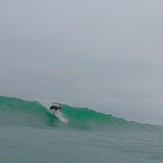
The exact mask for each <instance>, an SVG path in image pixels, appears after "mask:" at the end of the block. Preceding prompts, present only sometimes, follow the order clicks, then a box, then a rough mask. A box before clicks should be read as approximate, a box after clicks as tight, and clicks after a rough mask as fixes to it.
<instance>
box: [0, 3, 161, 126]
mask: <svg viewBox="0 0 163 163" xmlns="http://www.w3.org/2000/svg"><path fill="white" fill-rule="evenodd" d="M0 95H1V96H15V97H18V98H21V99H25V100H36V99H40V100H52V101H57V102H62V103H66V104H71V105H73V106H81V107H85V106H86V107H90V108H93V109H95V110H97V111H101V112H105V113H108V114H109V113H110V114H113V115H114V116H118V117H123V118H126V119H128V120H135V121H138V122H147V123H154V124H161V125H163V118H162V117H163V1H162V0H14V1H13V0H0Z"/></svg>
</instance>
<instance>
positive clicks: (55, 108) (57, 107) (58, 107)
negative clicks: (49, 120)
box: [50, 104, 62, 111]
mask: <svg viewBox="0 0 163 163" xmlns="http://www.w3.org/2000/svg"><path fill="white" fill-rule="evenodd" d="M61 108H62V107H61V106H59V105H58V104H53V105H51V107H50V110H54V111H57V110H60V109H61Z"/></svg>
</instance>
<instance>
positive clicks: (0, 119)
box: [0, 96, 158, 130]
mask: <svg viewBox="0 0 163 163" xmlns="http://www.w3.org/2000/svg"><path fill="white" fill-rule="evenodd" d="M60 105H61V106H62V110H61V112H62V113H63V114H64V116H65V117H66V118H67V119H68V123H64V122H61V121H60V120H59V119H58V118H57V117H55V116H54V115H52V114H50V113H49V112H48V111H47V110H46V108H45V107H44V106H43V105H41V104H40V103H39V102H31V101H24V100H21V99H17V98H9V97H2V96H1V97H0V126H9V125H13V126H28V127H40V128H43V127H44V128H51V127H53V128H62V127H64V128H78V129H98V130H99V129H118V130H119V129H131V128H134V129H135V128H139V129H151V128H152V129H153V128H158V127H157V126H153V125H143V124H139V123H136V122H129V121H126V120H125V119H122V118H116V117H113V116H112V115H106V114H103V113H99V112H96V111H94V110H91V109H88V108H75V107H71V106H68V105H64V104H60Z"/></svg>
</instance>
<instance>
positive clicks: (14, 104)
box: [0, 97, 163, 163]
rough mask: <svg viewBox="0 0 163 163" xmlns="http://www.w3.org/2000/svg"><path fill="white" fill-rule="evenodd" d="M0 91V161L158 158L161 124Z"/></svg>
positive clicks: (162, 154) (135, 161) (142, 162)
mask: <svg viewBox="0 0 163 163" xmlns="http://www.w3.org/2000/svg"><path fill="white" fill-rule="evenodd" d="M62 113H63V115H64V116H65V117H66V118H67V119H68V123H64V122H61V121H60V120H59V119H58V118H57V117H55V116H54V115H51V114H50V113H49V112H48V111H47V110H46V109H45V108H44V106H42V105H41V104H39V103H38V102H30V101H23V100H20V99H16V98H7V97H0V163H99V162H100V163H162V162H163V127H160V126H154V125H145V124H140V123H136V122H129V121H126V120H125V119H121V118H116V117H113V116H112V115H106V114H103V113H97V112H95V111H94V110H91V109H88V108H73V107H70V106H68V105H62Z"/></svg>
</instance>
